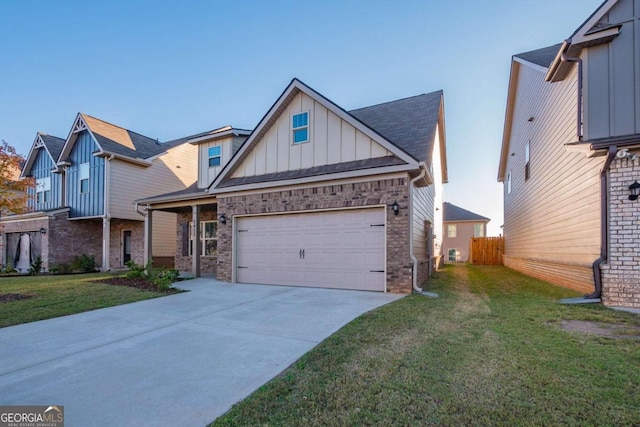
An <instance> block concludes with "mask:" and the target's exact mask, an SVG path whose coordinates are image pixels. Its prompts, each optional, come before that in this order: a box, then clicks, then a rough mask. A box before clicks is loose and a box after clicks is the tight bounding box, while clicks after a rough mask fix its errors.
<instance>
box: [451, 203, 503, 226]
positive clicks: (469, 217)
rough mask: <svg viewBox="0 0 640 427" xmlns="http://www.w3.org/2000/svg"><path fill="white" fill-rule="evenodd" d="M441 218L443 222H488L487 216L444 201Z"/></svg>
mask: <svg viewBox="0 0 640 427" xmlns="http://www.w3.org/2000/svg"><path fill="white" fill-rule="evenodd" d="M442 220H443V221H444V222H467V221H475V222H489V221H491V220H490V219H489V218H487V217H484V216H482V215H478V214H476V213H473V212H471V211H468V210H466V209H462V208H461V207H459V206H456V205H452V204H451V203H448V202H444V203H443V204H442Z"/></svg>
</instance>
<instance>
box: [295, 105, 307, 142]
mask: <svg viewBox="0 0 640 427" xmlns="http://www.w3.org/2000/svg"><path fill="white" fill-rule="evenodd" d="M291 129H292V130H293V143H294V144H302V143H303V142H309V112H308V111H305V112H304V113H300V114H294V115H293V117H292V118H291Z"/></svg>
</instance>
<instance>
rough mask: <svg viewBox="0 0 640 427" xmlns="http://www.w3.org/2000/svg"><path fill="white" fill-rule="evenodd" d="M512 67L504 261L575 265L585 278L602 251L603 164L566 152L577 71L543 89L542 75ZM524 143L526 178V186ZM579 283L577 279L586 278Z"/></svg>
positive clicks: (572, 136) (571, 130) (572, 125)
mask: <svg viewBox="0 0 640 427" xmlns="http://www.w3.org/2000/svg"><path fill="white" fill-rule="evenodd" d="M514 64H515V65H514V66H516V67H518V71H517V72H518V73H519V82H518V87H517V89H516V91H517V93H516V97H515V105H514V114H513V123H512V128H511V133H510V136H509V138H510V139H509V140H510V144H509V157H508V160H507V164H506V173H507V174H508V173H509V172H510V173H511V180H512V191H511V194H507V184H506V182H505V185H504V213H505V223H504V234H505V238H506V244H505V246H506V253H505V255H506V256H507V257H509V258H510V259H529V260H537V261H536V262H543V263H544V262H545V261H548V262H552V263H557V264H562V265H572V266H579V267H580V268H582V269H583V270H582V271H583V272H586V271H587V269H588V268H590V266H591V263H592V262H593V261H594V260H595V259H596V258H597V257H598V256H599V251H600V246H599V245H600V237H599V236H600V235H599V233H600V223H599V221H600V215H599V209H600V195H599V169H600V168H601V166H602V163H603V159H602V158H593V159H589V158H587V157H586V156H585V155H584V154H582V153H576V152H570V151H568V150H567V149H566V148H565V146H564V144H566V143H569V142H573V141H575V140H576V113H577V110H576V90H577V77H576V67H574V69H573V71H572V72H571V74H570V75H569V76H568V77H567V79H565V80H564V81H562V82H558V83H547V82H545V81H544V73H543V72H542V71H539V70H534V69H532V68H530V67H528V66H526V65H519V64H517V63H514ZM530 117H533V121H528V119H529V118H530ZM527 142H530V172H531V176H530V178H529V180H528V181H525V172H524V168H525V161H524V152H525V145H526V143H527ZM514 265H517V263H515V262H514ZM581 277H582V276H581ZM584 277H586V279H584ZM584 277H583V278H580V279H578V280H582V281H584V280H589V279H588V275H585V276H584ZM582 285H584V286H587V285H588V284H585V283H583V284H582ZM576 286H578V285H576Z"/></svg>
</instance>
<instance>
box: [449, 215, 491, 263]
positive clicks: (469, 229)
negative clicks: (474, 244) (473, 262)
mask: <svg viewBox="0 0 640 427" xmlns="http://www.w3.org/2000/svg"><path fill="white" fill-rule="evenodd" d="M450 224H455V226H456V237H449V234H448V227H447V226H448V225H450ZM476 224H482V225H483V227H484V230H483V231H484V234H483V235H482V236H478V237H486V235H487V223H485V222H473V221H469V222H445V223H444V229H443V230H444V234H443V239H442V240H443V242H442V248H443V251H442V252H443V253H444V257H445V262H448V261H449V249H457V250H458V252H459V259H458V261H461V262H468V261H469V246H470V242H471V238H472V237H474V233H475V225H476Z"/></svg>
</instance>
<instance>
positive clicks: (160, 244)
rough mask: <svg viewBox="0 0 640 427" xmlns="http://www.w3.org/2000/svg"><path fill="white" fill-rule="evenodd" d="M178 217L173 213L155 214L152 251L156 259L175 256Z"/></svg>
mask: <svg viewBox="0 0 640 427" xmlns="http://www.w3.org/2000/svg"><path fill="white" fill-rule="evenodd" d="M176 223H177V215H176V214H174V213H171V212H160V211H157V212H154V213H153V237H152V246H153V248H152V251H153V256H154V257H163V256H175V254H176V233H177V225H176Z"/></svg>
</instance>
